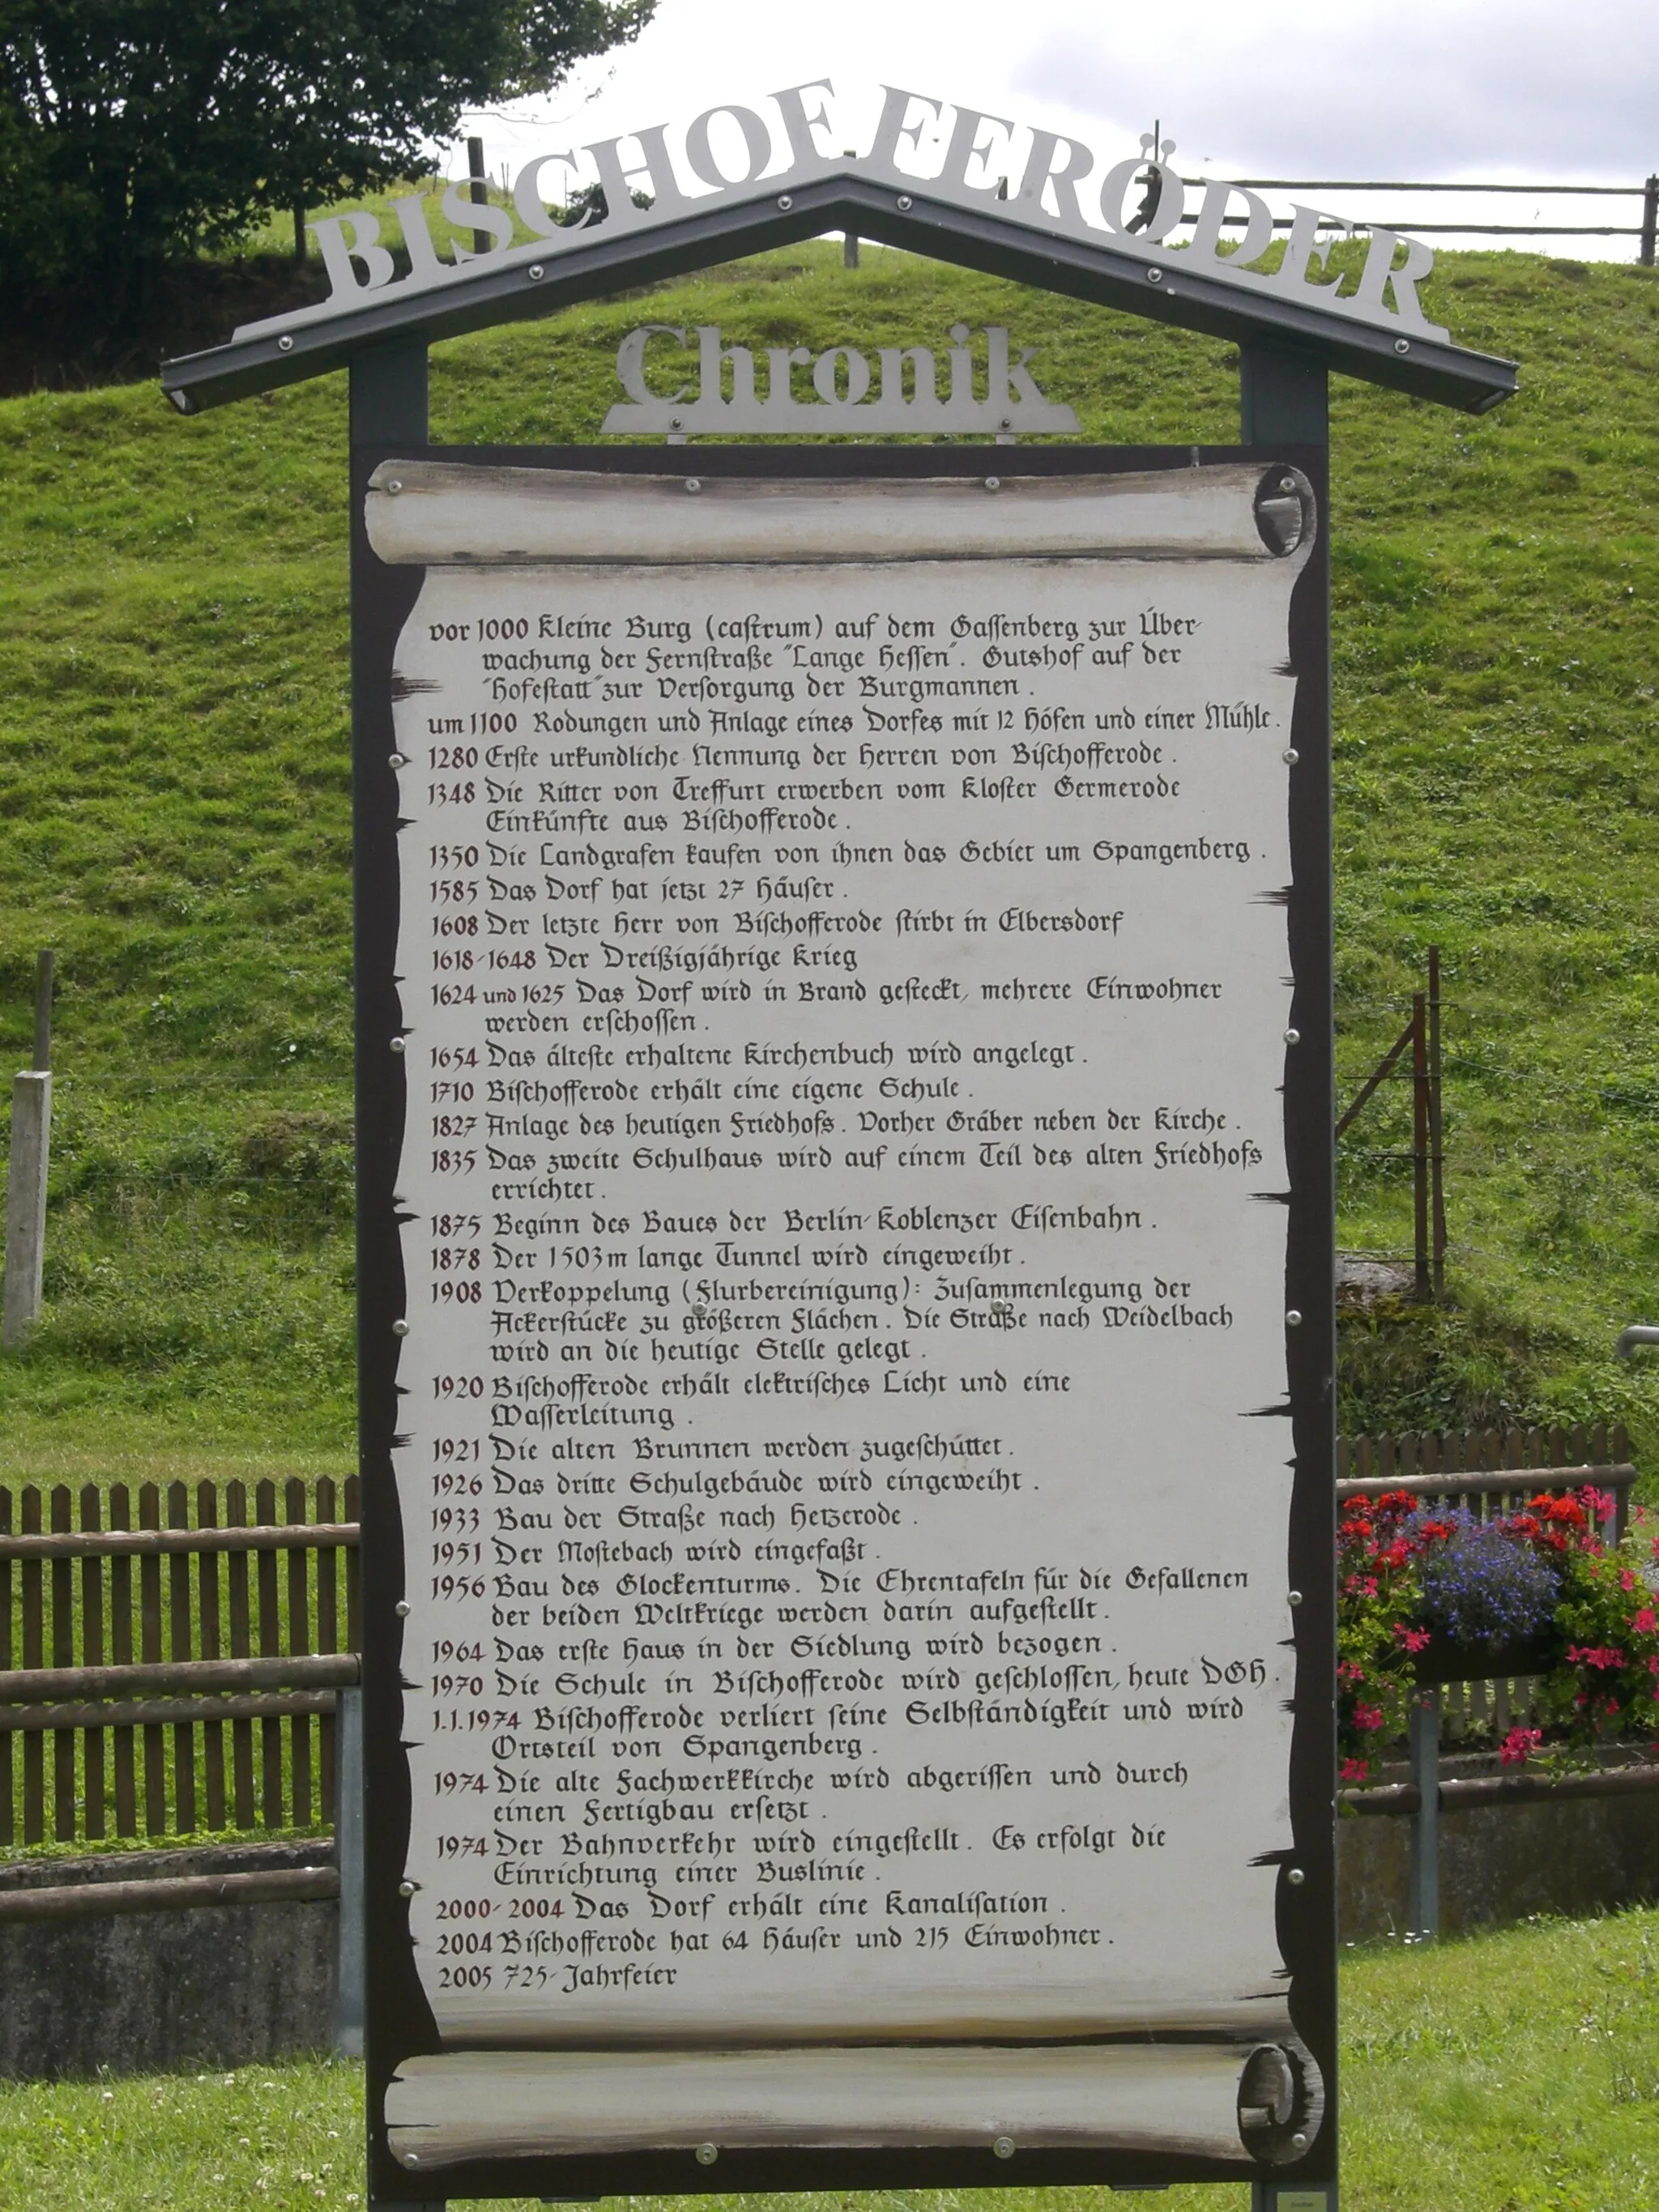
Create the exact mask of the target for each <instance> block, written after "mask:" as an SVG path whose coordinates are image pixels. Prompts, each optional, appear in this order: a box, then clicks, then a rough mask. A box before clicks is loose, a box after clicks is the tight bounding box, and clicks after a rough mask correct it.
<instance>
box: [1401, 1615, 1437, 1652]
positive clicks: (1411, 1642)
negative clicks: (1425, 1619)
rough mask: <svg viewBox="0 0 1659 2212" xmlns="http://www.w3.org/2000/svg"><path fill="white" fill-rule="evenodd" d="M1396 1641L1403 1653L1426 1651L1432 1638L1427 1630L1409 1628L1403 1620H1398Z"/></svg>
mask: <svg viewBox="0 0 1659 2212" xmlns="http://www.w3.org/2000/svg"><path fill="white" fill-rule="evenodd" d="M1394 1640H1395V1643H1396V1644H1398V1645H1399V1646H1400V1648H1401V1650H1402V1651H1426V1650H1428V1648H1429V1645H1430V1643H1431V1641H1432V1638H1431V1637H1430V1634H1429V1632H1428V1630H1427V1629H1426V1628H1407V1626H1406V1624H1405V1622H1404V1621H1403V1620H1396V1621H1395V1625H1394Z"/></svg>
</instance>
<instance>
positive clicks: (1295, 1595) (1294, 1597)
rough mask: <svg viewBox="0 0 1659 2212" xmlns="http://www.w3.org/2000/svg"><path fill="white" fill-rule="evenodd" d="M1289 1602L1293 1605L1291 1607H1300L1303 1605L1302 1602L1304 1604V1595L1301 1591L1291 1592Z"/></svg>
mask: <svg viewBox="0 0 1659 2212" xmlns="http://www.w3.org/2000/svg"><path fill="white" fill-rule="evenodd" d="M1289 1601H1290V1603H1291V1605H1300V1604H1301V1602H1302V1593H1301V1591H1300V1590H1291V1592H1290V1593H1289Z"/></svg>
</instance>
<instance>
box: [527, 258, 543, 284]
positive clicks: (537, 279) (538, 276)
mask: <svg viewBox="0 0 1659 2212" xmlns="http://www.w3.org/2000/svg"><path fill="white" fill-rule="evenodd" d="M546 274H547V271H546V270H544V268H543V267H542V264H541V263H540V262H539V261H532V263H531V264H530V267H529V269H528V270H526V275H527V276H529V278H530V281H531V283H532V284H539V283H541V281H542V279H543V277H544V276H546Z"/></svg>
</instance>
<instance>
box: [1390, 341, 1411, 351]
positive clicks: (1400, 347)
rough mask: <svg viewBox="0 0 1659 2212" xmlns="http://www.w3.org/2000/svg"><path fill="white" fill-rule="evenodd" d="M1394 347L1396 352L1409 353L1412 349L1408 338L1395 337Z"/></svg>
mask: <svg viewBox="0 0 1659 2212" xmlns="http://www.w3.org/2000/svg"><path fill="white" fill-rule="evenodd" d="M1394 349H1395V352H1396V353H1409V352H1410V351H1411V349H1412V342H1411V340H1410V339H1409V338H1396V339H1395V342H1394Z"/></svg>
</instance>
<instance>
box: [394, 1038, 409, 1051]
mask: <svg viewBox="0 0 1659 2212" xmlns="http://www.w3.org/2000/svg"><path fill="white" fill-rule="evenodd" d="M408 1049H409V1048H408V1046H407V1045H406V1044H405V1043H404V1041H403V1039H402V1038H401V1037H393V1038H392V1050H393V1052H406V1051H407V1050H408Z"/></svg>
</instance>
